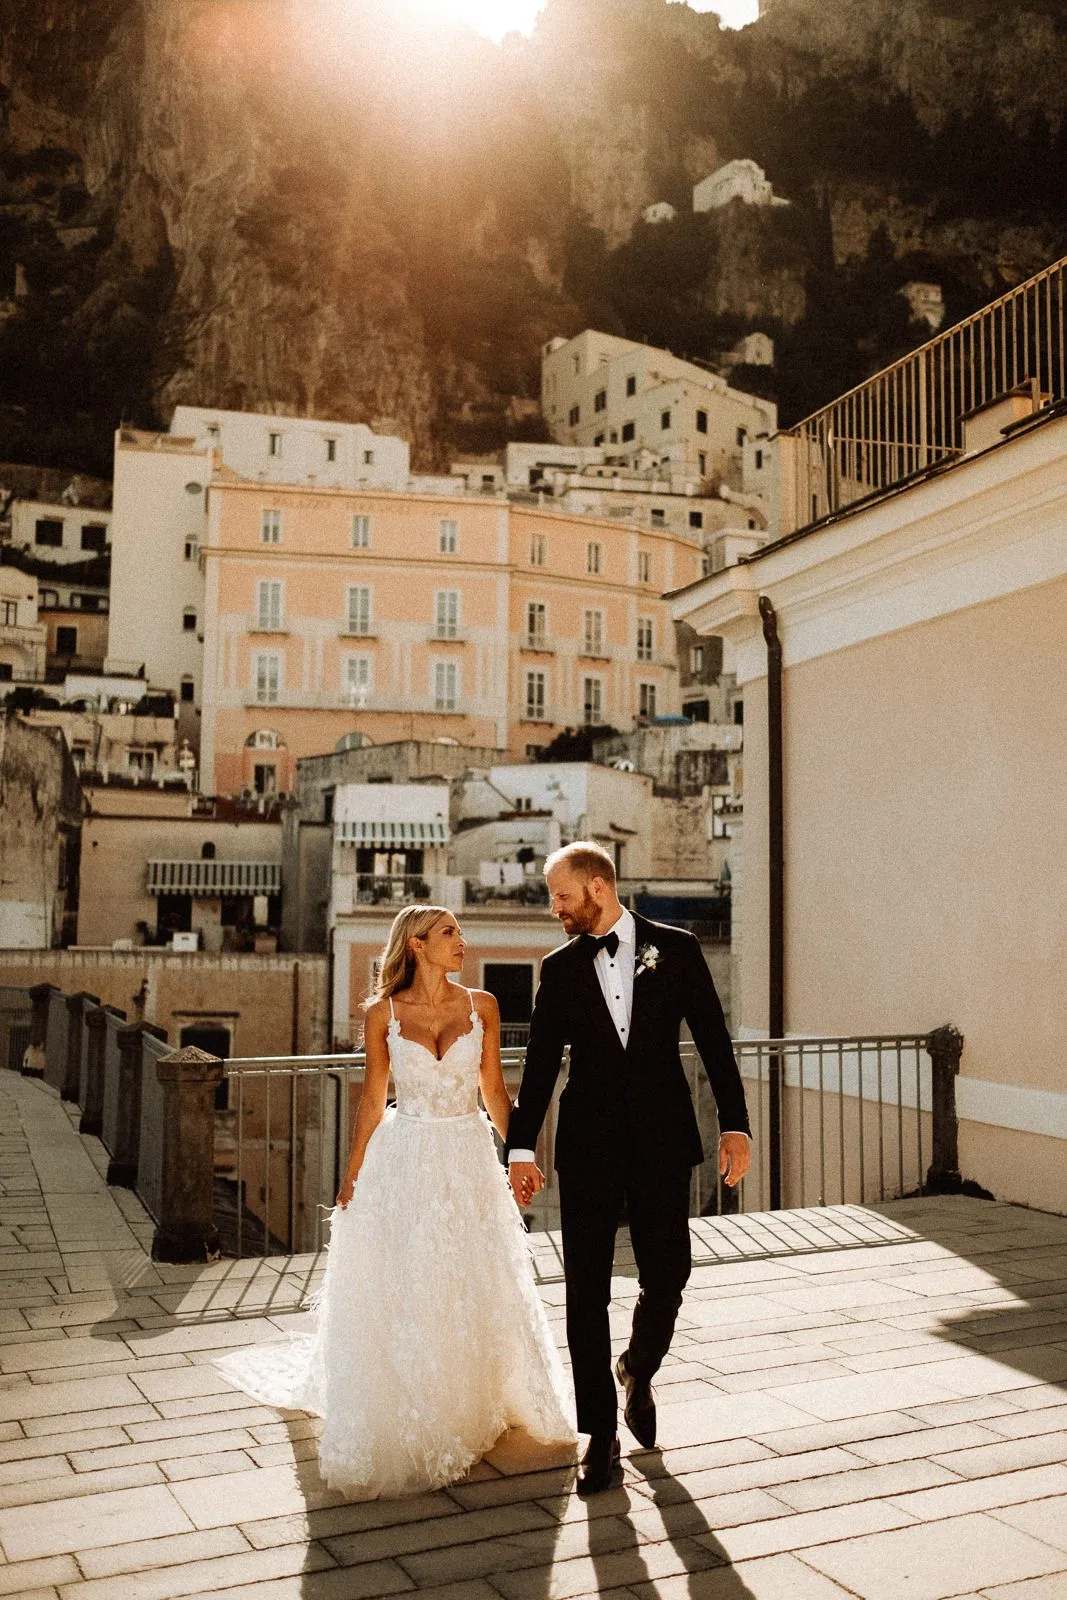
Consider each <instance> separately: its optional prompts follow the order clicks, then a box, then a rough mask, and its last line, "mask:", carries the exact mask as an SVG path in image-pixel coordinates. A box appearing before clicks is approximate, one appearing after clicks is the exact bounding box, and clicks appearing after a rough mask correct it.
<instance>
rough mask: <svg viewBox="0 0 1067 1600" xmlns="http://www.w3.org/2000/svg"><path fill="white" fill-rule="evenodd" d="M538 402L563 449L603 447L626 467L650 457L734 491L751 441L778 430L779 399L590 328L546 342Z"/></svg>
mask: <svg viewBox="0 0 1067 1600" xmlns="http://www.w3.org/2000/svg"><path fill="white" fill-rule="evenodd" d="M541 401H542V409H543V412H544V416H545V420H546V422H547V424H548V428H549V431H550V432H551V434H552V438H553V440H554V441H555V442H556V443H557V444H558V445H570V446H578V447H584V448H587V449H589V448H592V449H594V450H600V449H602V450H604V451H605V452H606V454H607V458H608V459H610V460H612V461H616V462H618V463H620V464H626V465H630V466H637V465H638V463H639V461H641V460H642V452H647V453H648V460H647V461H643V464H649V462H651V463H654V464H655V465H656V466H658V467H660V468H666V469H667V470H668V471H669V472H670V473H671V474H672V475H675V476H681V477H682V478H688V479H691V480H693V481H694V482H695V481H696V480H698V479H700V480H703V479H708V478H717V479H719V480H720V481H722V482H725V483H727V484H728V485H729V486H730V487H732V488H734V489H738V490H740V489H741V488H742V471H743V451H744V446H745V443H746V441H747V440H749V439H752V438H757V437H759V438H762V439H765V440H769V439H770V436H771V435H772V434H773V433H774V432H775V430H776V428H777V408H776V407H775V405H774V403H773V401H771V400H763V399H760V398H759V397H757V396H756V395H749V394H744V393H742V392H741V391H740V390H738V389H732V388H730V386H729V384H728V383H727V382H726V380H725V378H722V377H720V376H719V375H718V373H716V372H712V371H711V370H710V369H708V368H706V367H703V366H700V365H698V364H697V363H696V362H693V361H685V360H682V359H681V358H680V357H679V356H675V355H673V354H672V353H671V352H670V351H669V350H658V349H656V348H655V347H654V346H651V345H644V344H635V343H633V342H632V341H631V340H629V339H620V338H617V337H616V336H615V335H613V334H604V333H597V332H595V331H594V330H592V329H586V330H585V332H584V333H580V334H578V335H577V337H576V338H574V339H552V340H550V341H549V343H548V344H547V345H545V347H544V350H543V352H542V359H541Z"/></svg>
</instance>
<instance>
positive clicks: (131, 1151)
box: [107, 1022, 167, 1189]
mask: <svg viewBox="0 0 1067 1600" xmlns="http://www.w3.org/2000/svg"><path fill="white" fill-rule="evenodd" d="M146 1034H147V1035H150V1036H151V1037H152V1038H153V1039H165V1038H166V1037H167V1035H166V1032H165V1030H164V1029H163V1028H157V1027H156V1026H155V1025H154V1023H151V1022H135V1023H134V1024H133V1026H132V1027H129V1028H119V1030H118V1031H117V1033H116V1035H115V1041H116V1043H117V1045H118V1047H119V1092H118V1122H117V1126H116V1129H115V1148H114V1150H113V1152H112V1155H111V1160H110V1161H109V1162H108V1168H107V1181H108V1183H113V1184H116V1185H117V1186H118V1187H119V1188H120V1189H136V1187H137V1163H138V1159H139V1156H140V1149H141V1073H142V1071H143V1070H144V1069H143V1058H144V1049H143V1046H142V1044H141V1041H142V1039H143V1038H144V1037H145V1035H146Z"/></svg>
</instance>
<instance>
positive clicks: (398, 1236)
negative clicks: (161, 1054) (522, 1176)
mask: <svg viewBox="0 0 1067 1600" xmlns="http://www.w3.org/2000/svg"><path fill="white" fill-rule="evenodd" d="M464 949H465V942H464V939H463V935H462V933H461V931H460V928H459V924H458V923H457V921H456V919H455V917H454V916H453V915H452V913H451V912H450V911H446V910H443V909H442V908H441V907H440V906H406V907H405V908H404V910H402V911H401V912H399V913H398V915H397V917H396V919H395V921H394V922H393V926H392V929H391V931H390V934H389V939H388V941H387V943H386V946H385V949H384V951H383V953H382V958H381V965H380V968H379V975H378V980H377V986H376V990H375V997H374V999H373V1001H372V1003H371V1004H370V1005H369V1007H368V1010H367V1014H366V1072H365V1077H364V1085H363V1096H362V1099H361V1101H360V1105H359V1111H358V1114H357V1116H356V1124H355V1131H354V1135H353V1139H352V1149H351V1153H350V1155H349V1158H348V1166H347V1169H346V1171H345V1174H344V1178H343V1180H342V1183H341V1188H340V1191H339V1193H338V1195H337V1207H336V1209H335V1210H334V1212H333V1213H332V1221H331V1231H330V1247H329V1252H328V1255H327V1260H326V1274H325V1278H324V1280H323V1285H322V1289H321V1290H320V1293H319V1296H318V1299H317V1302H316V1304H317V1312H318V1315H317V1321H316V1328H315V1332H314V1334H313V1335H312V1336H310V1337H308V1336H304V1337H303V1338H294V1339H292V1340H290V1341H289V1342H288V1343H285V1344H280V1345H279V1344H277V1343H269V1344H261V1345H255V1346H253V1347H252V1348H251V1349H249V1350H241V1351H236V1352H232V1353H230V1354H228V1355H225V1356H222V1357H220V1358H219V1359H218V1362H217V1364H218V1366H219V1367H220V1368H221V1370H222V1371H223V1373H224V1374H225V1375H226V1376H227V1377H229V1378H231V1379H232V1380H233V1382H235V1383H236V1384H237V1385H238V1386H239V1387H240V1388H242V1389H244V1390H246V1391H247V1392H248V1393H249V1394H252V1395H253V1396H255V1397H256V1398H257V1399H259V1400H260V1401H262V1402H263V1403H265V1404H267V1405H274V1406H282V1407H290V1408H295V1409H302V1410H307V1411H314V1412H317V1413H318V1414H319V1415H321V1416H322V1418H323V1426H322V1436H321V1438H320V1441H319V1462H320V1466H321V1470H322V1474H323V1477H324V1478H325V1480H326V1482H327V1484H329V1486H330V1487H331V1488H333V1489H339V1490H342V1491H343V1492H345V1493H346V1494H348V1495H350V1496H352V1497H353V1498H360V1499H370V1498H373V1497H375V1496H379V1495H382V1496H385V1495H400V1494H413V1493H416V1492H418V1491H419V1490H425V1489H436V1488H440V1487H441V1486H442V1485H444V1484H446V1483H451V1482H454V1481H455V1480H456V1479H457V1478H460V1477H462V1475H463V1474H464V1473H465V1472H466V1471H467V1469H468V1468H469V1467H470V1466H471V1465H472V1464H473V1463H474V1462H475V1461H478V1460H479V1459H480V1458H481V1457H482V1456H484V1455H485V1454H486V1452H487V1451H488V1450H490V1449H491V1448H492V1446H493V1444H494V1443H495V1442H496V1440H497V1439H498V1438H499V1436H500V1435H501V1434H502V1433H503V1432H504V1431H505V1429H507V1428H511V1427H520V1428H524V1429H525V1430H526V1431H527V1432H528V1433H529V1434H531V1435H532V1436H533V1437H534V1438H535V1439H537V1440H540V1441H543V1442H545V1443H564V1442H566V1443H573V1442H574V1440H575V1432H574V1425H573V1416H572V1411H571V1402H570V1398H569V1392H568V1385H567V1383H566V1380H565V1378H564V1374H563V1368H562V1363H561V1361H560V1357H559V1354H558V1352H557V1350H556V1347H555V1345H554V1343H553V1340H552V1336H551V1333H550V1331H549V1326H548V1321H547V1318H546V1316H545V1312H544V1307H543V1306H542V1304H541V1299H540V1296H539V1295H538V1293H537V1289H536V1286H535V1284H534V1277H533V1269H532V1267H531V1263H530V1256H529V1250H528V1246H527V1241H526V1234H525V1230H524V1229H523V1225H522V1221H521V1218H520V1216H519V1213H518V1210H517V1209H516V1207H515V1203H514V1201H513V1199H512V1197H511V1192H510V1189H509V1187H508V1182H507V1178H506V1176H505V1174H504V1169H503V1168H502V1167H501V1165H500V1163H499V1161H498V1160H497V1156H496V1150H495V1148H494V1145H493V1137H492V1134H491V1132H490V1129H489V1124H488V1122H487V1121H486V1118H485V1116H484V1114H483V1113H482V1112H481V1111H480V1110H479V1109H478V1091H479V1089H480V1090H481V1095H482V1100H483V1102H484V1104H485V1107H486V1110H487V1111H488V1113H489V1116H490V1118H491V1119H492V1122H493V1126H494V1127H495V1128H496V1130H497V1132H498V1133H499V1134H500V1135H501V1137H503V1136H504V1135H505V1134H506V1132H507V1124H508V1116H509V1112H510V1109H511V1106H510V1101H509V1098H508V1093H507V1090H506V1088H505V1086H504V1077H503V1073H502V1071H501V1066H500V1014H499V1011H498V1009H497V1004H496V1001H495V999H494V998H493V996H492V995H491V994H487V993H485V992H483V991H482V990H468V989H464V988H461V987H460V985H459V984H458V983H452V982H451V981H450V977H449V975H450V974H452V973H458V972H459V971H460V969H461V967H462V965H463V954H464ZM390 1071H391V1072H392V1076H393V1079H394V1082H395V1085H396V1094H397V1104H396V1108H395V1109H393V1108H391V1107H388V1106H387V1105H386V1097H387V1092H388V1085H389V1076H390Z"/></svg>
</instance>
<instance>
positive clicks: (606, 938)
mask: <svg viewBox="0 0 1067 1600" xmlns="http://www.w3.org/2000/svg"><path fill="white" fill-rule="evenodd" d="M586 938H587V939H588V941H589V953H590V955H591V956H592V957H593V959H594V960H595V959H596V955H597V951H598V950H606V951H607V953H608V955H609V956H610V957H611V959H612V960H613V961H614V959H615V952H616V950H618V948H619V936H618V934H617V933H616V932H615V931H614V930H612V932H611V933H605V934H604V935H603V937H602V938H598V937H597V935H596V934H595V933H590V934H587V935H586Z"/></svg>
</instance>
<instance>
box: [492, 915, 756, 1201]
mask: <svg viewBox="0 0 1067 1600" xmlns="http://www.w3.org/2000/svg"><path fill="white" fill-rule="evenodd" d="M634 921H635V923H636V925H637V927H636V940H637V943H636V949H637V952H638V958H637V960H636V961H635V965H634V989H633V1010H632V1014H631V1018H630V1030H629V1043H628V1044H627V1045H626V1046H623V1044H622V1043H621V1041H620V1039H619V1036H618V1034H617V1033H616V1031H615V1024H614V1022H613V1021H612V1018H611V1013H610V1011H609V1010H608V1006H607V1002H606V1001H605V999H604V995H603V991H602V990H601V987H600V981H599V979H598V977H597V974H596V969H595V968H594V965H593V959H592V956H591V955H590V952H589V946H588V945H587V944H584V943H583V941H582V940H581V939H572V940H571V942H570V943H569V944H566V945H563V946H562V947H561V948H560V949H558V950H553V951H552V953H551V954H550V955H547V956H546V957H545V958H544V961H543V962H542V963H541V981H540V983H539V984H538V987H537V994H536V996H535V998H534V1008H533V1016H532V1018H531V1020H530V1040H529V1044H528V1045H527V1047H526V1063H525V1066H524V1069H523V1074H522V1081H521V1083H520V1085H519V1096H518V1099H517V1100H516V1102H515V1105H514V1107H513V1109H512V1113H511V1120H510V1123H509V1126H508V1148H509V1149H510V1148H512V1147H514V1148H516V1149H529V1150H532V1149H534V1147H535V1145H536V1142H537V1135H538V1133H539V1132H540V1130H541V1124H542V1123H543V1122H544V1119H545V1115H546V1113H547V1111H548V1107H549V1103H550V1102H551V1099H552V1092H553V1089H554V1088H555V1084H556V1079H557V1077H558V1076H559V1070H560V1065H561V1062H562V1056H563V1050H564V1047H565V1046H566V1045H568V1044H569V1045H570V1049H571V1055H570V1073H569V1076H568V1079H567V1086H566V1088H565V1089H564V1091H563V1093H562V1095H561V1096H560V1104H559V1125H558V1128H557V1132H556V1149H555V1165H556V1168H557V1170H560V1171H562V1170H564V1169H565V1168H567V1167H571V1166H576V1165H584V1166H587V1167H588V1166H593V1167H598V1166H600V1165H601V1164H604V1165H606V1166H608V1167H617V1165H618V1164H619V1163H620V1162H628V1163H629V1164H631V1165H637V1166H640V1167H642V1168H645V1167H652V1168H661V1167H662V1166H663V1165H664V1164H674V1165H684V1166H689V1167H692V1166H696V1165H698V1163H699V1162H701V1161H703V1159H704V1150H703V1146H702V1144H701V1139H700V1132H699V1129H698V1127H697V1119H696V1113H695V1111H694V1109H693V1101H692V1097H691V1095H690V1093H689V1085H688V1083H687V1081H686V1075H685V1069H684V1068H683V1066H682V1061H681V1054H680V1051H679V1047H678V1046H679V1033H680V1030H681V1024H682V1022H683V1021H685V1022H687V1023H688V1024H689V1030H690V1032H691V1033H692V1035H693V1041H694V1043H695V1044H696V1047H697V1050H698V1051H699V1053H700V1058H701V1060H702V1061H703V1063H704V1070H705V1071H706V1073H707V1075H708V1082H709V1083H710V1084H711V1089H712V1093H713V1094H714V1096H715V1104H716V1106H717V1107H718V1113H719V1126H720V1127H721V1128H724V1129H727V1130H728V1131H730V1132H738V1133H747V1132H748V1131H749V1121H748V1111H747V1109H746V1106H745V1091H744V1088H743V1087H742V1083H741V1075H740V1073H739V1072H738V1070H737V1063H736V1061H735V1060H734V1052H733V1046H732V1045H731V1043H730V1035H729V1033H728V1031H727V1028H726V1022H725V1020H724V1018H723V1014H722V1007H721V1005H720V1004H719V997H718V995H717V994H716V993H715V985H714V984H713V983H712V981H711V974H710V973H709V972H708V968H707V963H706V962H705V960H704V956H703V954H702V952H701V949H700V945H699V944H698V942H697V940H696V939H695V938H694V937H693V935H692V934H691V933H686V932H683V931H682V930H681V929H680V928H671V927H668V926H665V925H664V924H663V923H660V922H650V921H649V920H648V919H647V917H639V916H635V918H634ZM645 946H655V948H656V950H657V952H658V958H657V960H656V964H655V966H654V967H651V968H648V967H646V968H645V969H644V970H640V968H641V963H640V951H641V950H642V949H643V948H644V947H645Z"/></svg>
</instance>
